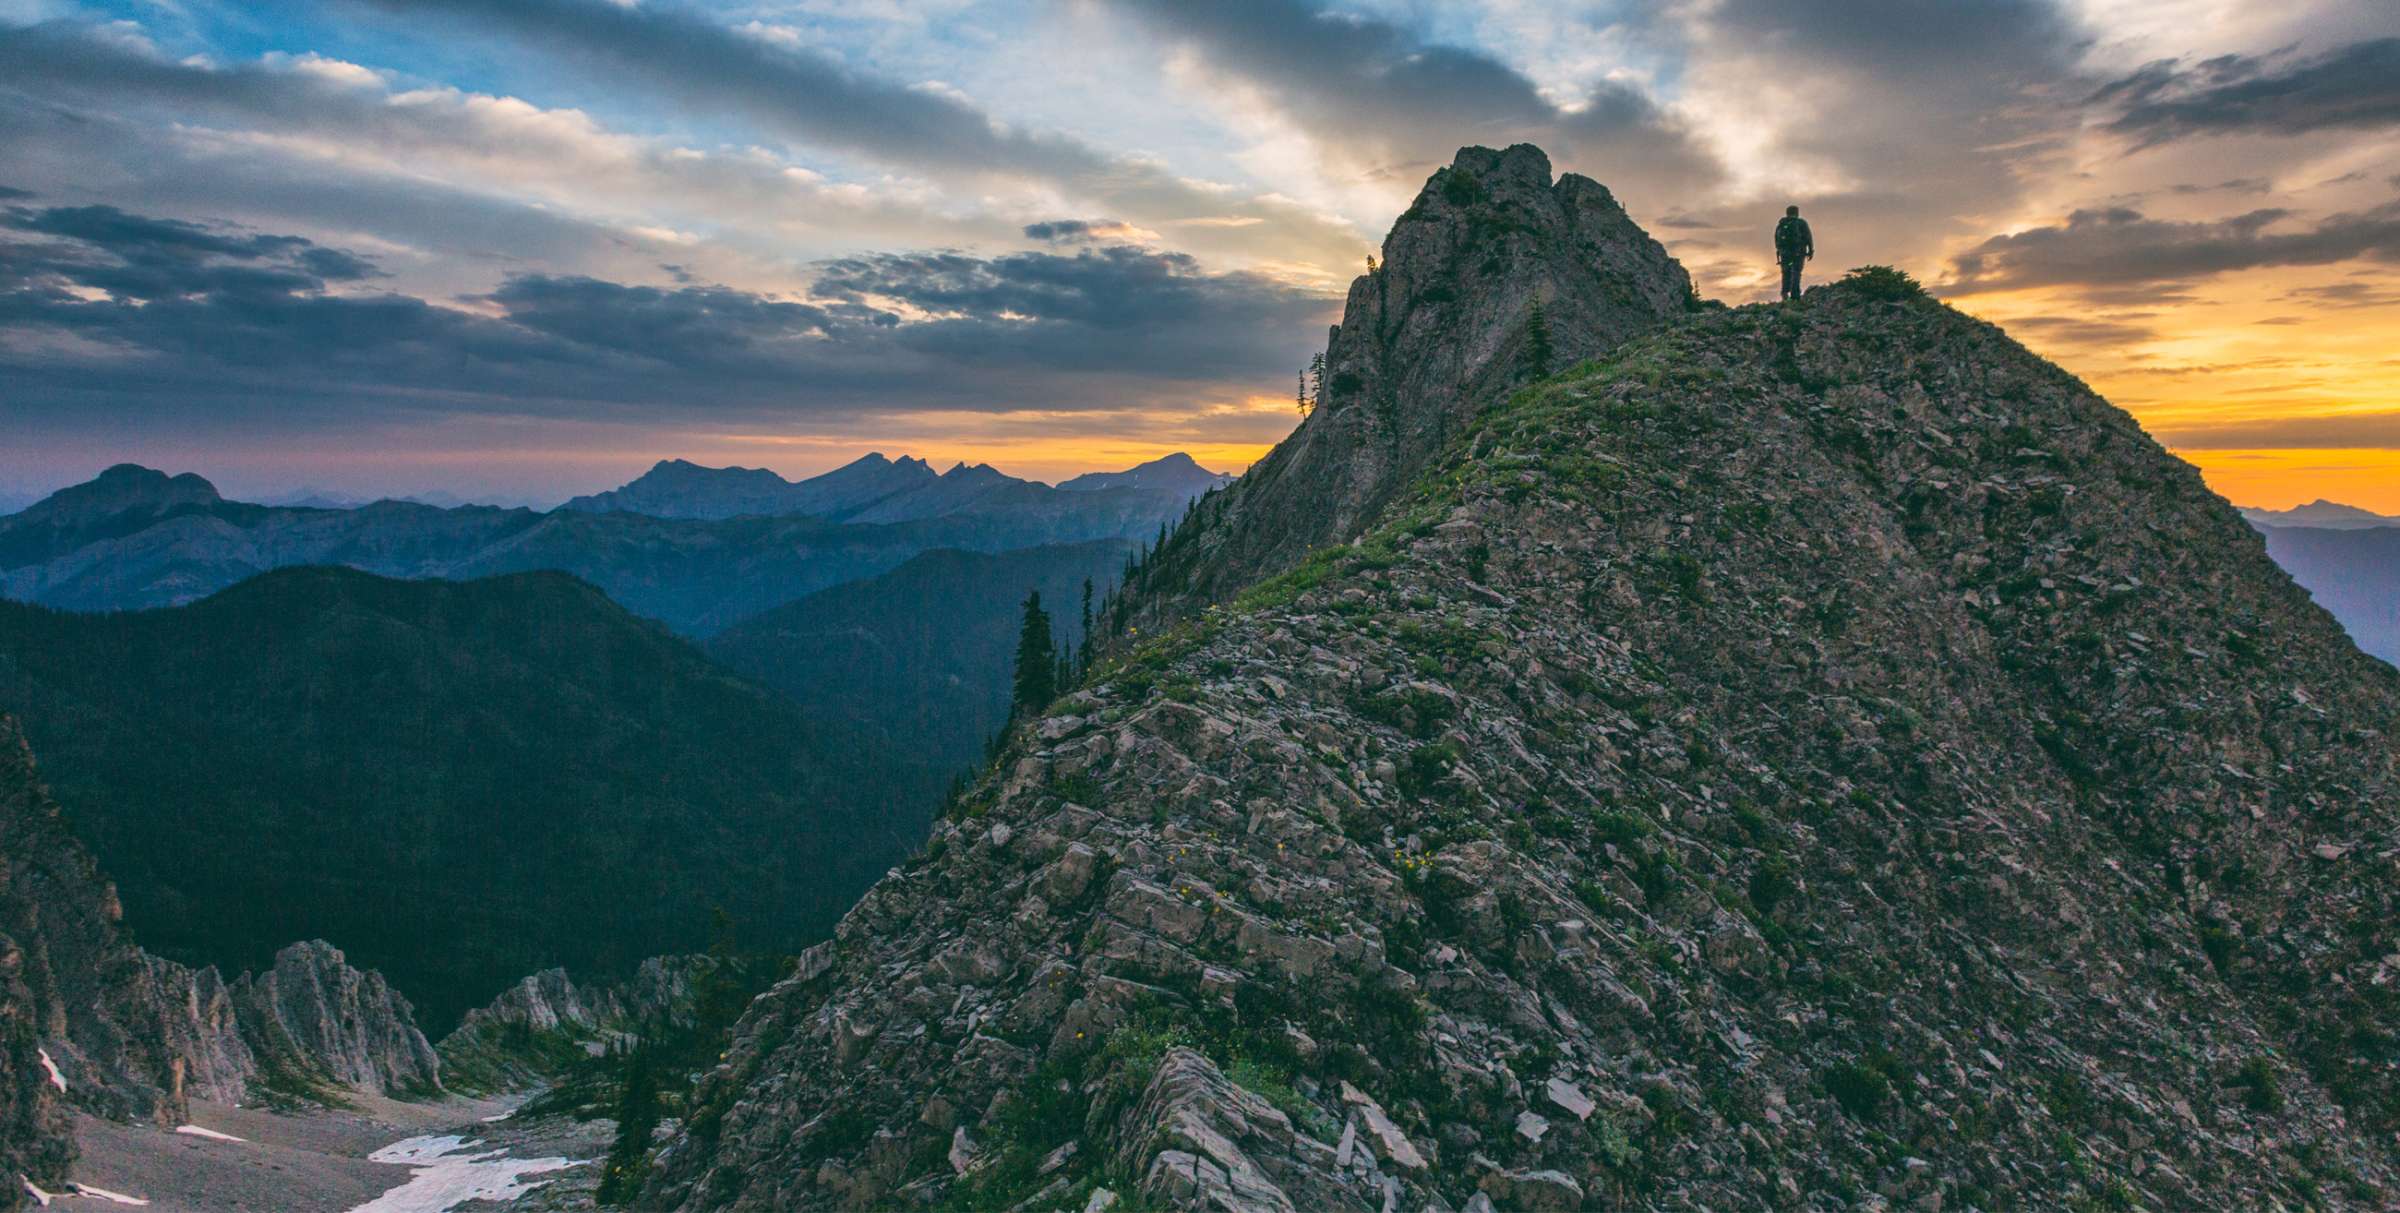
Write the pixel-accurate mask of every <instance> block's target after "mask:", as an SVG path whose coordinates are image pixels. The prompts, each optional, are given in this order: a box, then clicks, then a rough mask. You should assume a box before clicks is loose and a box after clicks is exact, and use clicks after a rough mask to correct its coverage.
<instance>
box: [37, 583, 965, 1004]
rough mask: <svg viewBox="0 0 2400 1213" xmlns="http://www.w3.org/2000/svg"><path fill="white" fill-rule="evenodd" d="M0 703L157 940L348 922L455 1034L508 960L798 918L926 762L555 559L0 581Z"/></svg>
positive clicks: (839, 905) (849, 884)
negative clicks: (629, 608)
mask: <svg viewBox="0 0 2400 1213" xmlns="http://www.w3.org/2000/svg"><path fill="white" fill-rule="evenodd" d="M0 705H5V710H7V711H11V712H14V713H17V714H18V715H20V716H21V718H22V720H23V721H24V727H25V730H26V732H27V733H28V735H29V736H30V737H31V738H32V740H33V743H34V744H35V746H36V747H37V749H38V750H39V751H40V752H41V753H42V754H43V756H44V759H45V763H46V770H47V774H48V777H49V779H50V781H51V783H52V785H53V786H54V787H55V789H56V793H57V796H58V799H59V800H60V801H61V802H63V803H65V804H66V805H67V806H68V808H69V810H70V811H71V812H72V813H73V814H74V817H75V819H76V821H77V822H78V823H79V825H80V828H81V831H82V833H83V835H84V840H85V841H86V842H87V843H88V844H89V845H90V846H91V848H92V850H93V851H94V852H95V853H96V854H97V855H98V857H99V862H100V864H101V865H102V867H103V868H104V870H106V871H107V872H108V873H109V874H110V875H111V876H112V877H113V878H114V879H115V880H116V881H117V882H118V887H119V888H120V889H121V890H122V894H123V901H124V905H125V909H126V913H127V917H128V920H129V921H130V922H131V923H132V925H133V926H134V928H135V929H136V930H138V931H139V932H140V937H141V939H142V940H143V941H144V943H145V945H146V946H148V947H149V948H150V949H151V950H152V951H153V952H155V953H157V954H159V955H161V956H164V957H167V958H169V959H172V960H176V961H180V962H185V963H189V964H192V965H195V966H199V965H208V964H215V965H220V966H223V967H224V968H225V969H226V970H227V971H229V972H230V971H233V970H235V969H239V968H245V967H259V966H263V965H265V964H266V963H267V961H268V959H269V958H270V956H271V955H272V954H273V953H274V952H275V951H276V950H277V949H278V948H280V947H281V946H283V945H284V944H286V943H287V942H289V941H291V940H293V939H305V938H312V937H313V938H325V939H331V940H336V941H339V943H340V944H341V946H342V947H343V948H344V949H345V950H346V951H347V952H348V954H349V955H350V956H351V957H352V958H353V959H354V960H355V961H356V962H357V963H359V964H360V965H361V966H363V967H367V968H373V969H376V970H380V971H381V972H382V973H384V974H385V975H386V976H388V977H389V978H390V979H391V980H392V981H393V982H394V983H395V984H396V985H397V986H398V987H399V988H400V989H402V990H404V991H406V992H407V994H408V995H409V997H410V998H411V999H413V1000H414V1001H415V1002H416V1004H417V1006H418V1007H419V1008H420V1014H421V1016H422V1019H423V1022H424V1024H425V1026H427V1027H428V1028H430V1029H433V1030H435V1031H436V1032H437V1033H438V1032H439V1031H441V1030H444V1029H446V1028H447V1027H448V1026H449V1025H450V1024H451V1023H452V1022H454V1021H455V1020H456V1018H457V1017H458V1015H459V1014H460V1013H461V1012H463V1011H464V1010H465V1009H466V1008H468V1007H469V1006H474V1005H478V1004H481V1003H483V1002H484V1001H486V1000H488V999H489V998H490V997H491V996H492V995H493V994H494V993H496V992H497V991H499V990H500V989H502V988H503V987H505V986H507V985H508V984H509V983H511V982H514V981H517V980H518V979H520V978H522V977H523V976H524V975H525V974H527V973H529V972H532V971H534V970H536V969H541V968H546V967H549V966H552V965H558V964H565V965H568V966H570V967H573V968H575V969H577V970H578V971H580V972H610V971H625V970H629V969H631V968H632V966H633V965H634V964H636V963H637V962H639V961H640V960H642V959H643V958H645V957H648V956H652V955H656V954H661V953H670V952H678V951H693V950H697V949H698V948H700V947H702V946H704V945H706V944H707V943H708V941H709V938H710V934H709V932H710V924H711V912H712V910H714V909H716V908H719V907H722V908H723V909H724V910H725V911H727V912H728V913H729V914H731V915H732V916H733V918H734V919H735V920H736V922H737V923H738V924H739V925H740V926H741V927H742V929H743V930H744V932H745V935H746V937H748V938H750V939H754V940H756V941H757V946H759V947H762V948H772V947H781V948H787V949H788V948H796V947H798V946H800V945H802V944H805V943H808V942H810V941H811V940H813V939H815V938H816V937H818V936H819V935H820V934H821V933H822V932H823V931H824V930H825V929H827V928H828V927H829V926H830V925H831V923H832V921H833V920H834V918H835V917H836V916H837V915H839V914H840V912H841V911H842V910H843V909H844V908H846V907H847V906H848V905H849V904H850V902H851V901H852V899H854V898H855V897H856V895H857V893H858V891H859V890H860V889H862V888H864V887H865V885H866V884H867V882H868V881H870V880H871V879H872V878H873V877H874V876H875V875H876V874H878V873H880V872H881V871H882V870H883V869H884V867H885V866H886V865H888V864H889V863H890V862H891V861H892V860H893V859H894V858H896V857H898V856H899V855H901V854H903V853H904V852H905V850H906V849H907V848H908V847H910V846H912V845H914V843H915V842H916V841H917V840H918V839H919V838H921V837H922V833H923V829H924V822H925V817H926V815H927V814H928V813H929V812H930V811H931V805H932V803H933V802H934V800H935V799H936V797H937V796H938V794H939V791H940V786H941V780H942V779H943V778H945V777H947V776H948V775H949V774H950V771H949V770H947V769H943V770H938V771H934V772H925V773H920V772H918V771H917V769H916V768H914V767H913V766H910V765H908V764H906V763H900V762H890V761H884V760H883V758H882V753H883V752H882V751H881V750H880V749H878V748H876V747H873V746H870V745H867V744H864V743H862V742H861V741H860V739H859V738H857V737H856V736H854V735H853V734H852V733H851V732H850V731H849V730H847V729H845V728H844V727H842V726H841V725H840V724H839V723H838V722H828V721H824V720H818V719H812V718H811V717H809V716H808V715H806V714H805V713H803V712H802V711H801V710H800V709H799V708H797V707H796V706H794V705H793V704H792V703H790V702H789V701H788V700H786V699H784V698H783V697H781V696H779V695H776V694H774V693H773V692H770V691H768V690H766V689H764V688H761V687H758V686H756V685H754V684H751V683H749V682H746V681H743V680H741V679H739V678H737V677H735V676H733V675H731V674H728V673H726V672H725V671H723V670H722V669H720V668H719V667H717V666H715V665H713V664H712V663H710V662H709V661H708V660H707V659H706V658H705V657H704V656H703V655H702V654H701V653H699V652H698V651H697V650H695V649H693V648H692V647H690V646H689V645H688V644H686V643H685V642H683V641H681V640H678V639H676V638H675V637H673V636H671V635H669V634H668V633H667V632H666V631H665V630H664V629H662V628H660V627H658V626H657V625H655V624H652V623H648V622H646V621H643V620H640V619H637V618H635V617H633V616H632V615H630V614H628V613H627V612H626V611H625V610H624V609H622V608H620V607H618V606H617V605H616V604H614V603H612V602H611V601H609V599H608V598H607V597H606V596H604V595H602V594H601V593H600V592H599V591H598V590H596V589H595V588H593V587H591V586H589V585H587V584H584V583H582V582H579V581H576V580H574V579H572V578H569V577H566V576H564V575H560V574H554V573H539V574H518V575H512V576H505V577H496V578H491V579H485V580H477V581H468V582H456V583H453V582H443V581H413V582H401V581H391V580H386V579H383V578H380V577H375V576H371V575H368V574H364V573H359V572H355V571H352V570H347V569H328V568H305V569H287V570H281V571H278V572H274V573H270V574H266V575H264V576H260V577H257V578H254V579H252V580H250V581H247V582H244V583H242V584H241V585H239V586H236V587H234V588H232V589H230V590H226V591H224V592H222V593H219V594H217V595H214V596H212V597H210V598H208V599H206V600H203V601H201V602H198V603H194V604H192V605H190V606H185V607H179V608H171V609H160V610H152V611H140V612H131V613H123V614H112V615H81V614H72V613H67V612H61V611H55V610H50V609H47V608H42V607H33V606H25V605H22V604H15V603H6V604H0Z"/></svg>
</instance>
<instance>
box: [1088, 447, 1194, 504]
mask: <svg viewBox="0 0 2400 1213" xmlns="http://www.w3.org/2000/svg"><path fill="white" fill-rule="evenodd" d="M1231 483H1233V477H1232V476H1230V475H1228V474H1226V473H1223V472H1212V471H1209V470H1208V469H1207V468H1204V467H1202V466H1200V461H1199V460H1197V459H1194V458H1192V457H1191V455H1190V454H1189V453H1188V452H1185V451H1175V452H1173V453H1171V454H1166V455H1161V456H1159V457H1158V458H1156V459H1153V460H1150V461H1149V462H1147V463H1137V464H1135V465H1133V466H1132V467H1129V468H1126V469H1125V470H1123V471H1121V472H1085V473H1084V474H1082V475H1080V476H1071V477H1068V478H1067V479H1065V480H1061V481H1059V482H1058V487H1059V488H1061V489H1064V490H1066V491H1067V492H1070V493H1084V492H1094V491H1097V490H1100V489H1112V488H1140V489H1150V490H1163V491H1172V490H1176V489H1183V490H1187V491H1189V492H1190V493H1192V494H1193V495H1194V496H1198V495H1199V494H1201V493H1205V492H1207V491H1209V490H1210V489H1215V488H1222V487H1223V486H1225V485H1228V484H1231Z"/></svg>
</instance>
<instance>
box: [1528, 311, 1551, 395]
mask: <svg viewBox="0 0 2400 1213" xmlns="http://www.w3.org/2000/svg"><path fill="white" fill-rule="evenodd" d="M1551 355H1552V350H1551V348H1550V317H1549V316H1548V314H1546V313H1544V312H1543V311H1542V301H1541V298H1540V296H1535V297H1534V300H1533V302H1532V303H1530V304H1528V305H1527V306H1526V308H1525V371H1526V373H1527V374H1529V375H1531V376H1533V377H1534V378H1536V379H1540V378H1543V377H1545V376H1547V375H1549V374H1550V358H1551Z"/></svg>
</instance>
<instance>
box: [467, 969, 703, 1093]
mask: <svg viewBox="0 0 2400 1213" xmlns="http://www.w3.org/2000/svg"><path fill="white" fill-rule="evenodd" d="M713 963H715V962H714V961H713V960H711V959H710V958H709V957H707V956H701V955H692V956H653V957H651V958H649V959H648V960H645V961H643V962H642V963H641V967H640V968H638V969H636V970H635V971H634V974H633V976H632V977H631V978H630V979H627V980H624V981H600V982H589V981H587V982H582V983H578V982H577V981H576V980H575V979H574V978H572V977H570V976H568V974H567V971H566V970H565V969H545V970H543V971H542V972H539V973H535V974H533V975H531V976H529V977H527V978H525V979H524V980H523V981H520V982H518V983H517V984H515V985H513V986H510V987H509V988H508V989H506V990H504V991H502V992H501V994H500V997H498V998H495V999H493V1000H492V1002H491V1004H490V1005H488V1006H483V1007H478V1008H476V1009H475V1010H472V1011H469V1012H467V1014H466V1017H465V1018H464V1019H461V1020H460V1021H459V1025H458V1027H457V1029H456V1030H454V1031H452V1032H451V1033H450V1034H449V1035H447V1036H444V1037H443V1038H442V1043H441V1045H440V1046H439V1050H438V1051H439V1053H440V1055H441V1060H442V1078H443V1083H444V1085H446V1086H448V1087H450V1088H451V1089H453V1090H460V1091H471V1092H472V1091H502V1090H513V1089H517V1088H521V1087H524V1086H526V1085H529V1084H531V1083H535V1082H540V1081H542V1080H545V1079H548V1078H553V1077H556V1076H557V1075H558V1074H559V1073H560V1072H561V1071H562V1070H563V1069H564V1068H565V1067H566V1066H567V1065H569V1064H571V1063H572V1062H574V1061H576V1060H578V1059H580V1058H582V1057H584V1056H586V1055H589V1054H591V1053H594V1052H597V1051H600V1050H605V1049H606V1048H608V1047H609V1046H610V1045H613V1044H616V1043H619V1042H622V1041H626V1040H629V1039H632V1038H634V1037H637V1036H640V1035H643V1034H644V1033H645V1032H647V1031H649V1030H650V1029H651V1028H652V1027H654V1026H656V1025H659V1024H662V1023H672V1024H681V1023H688V1022H689V1020H690V1017H691V1012H692V1004H693V997H694V993H693V991H694V983H695V981H697V980H698V979H699V978H700V977H702V976H704V975H705V974H706V973H708V972H709V971H710V968H709V966H710V965H712V964H713Z"/></svg>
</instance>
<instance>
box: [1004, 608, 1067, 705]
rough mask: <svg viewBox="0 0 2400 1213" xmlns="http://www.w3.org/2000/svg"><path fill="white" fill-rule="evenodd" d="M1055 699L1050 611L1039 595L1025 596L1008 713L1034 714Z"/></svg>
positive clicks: (1055, 661) (1055, 668)
mask: <svg viewBox="0 0 2400 1213" xmlns="http://www.w3.org/2000/svg"><path fill="white" fill-rule="evenodd" d="M1056 698H1058V647H1057V645H1056V643H1055V642H1053V641H1052V640H1051V638H1050V612H1048V611H1045V610H1043V609H1042V592H1041V591H1040V590H1035V591H1033V592H1032V593H1029V594H1027V595H1025V620H1024V622H1023V623H1022V624H1020V625H1019V626H1018V629H1017V681H1016V690H1015V693H1014V694H1013V695H1012V696H1011V697H1010V700H1009V703H1010V709H1011V711H1012V713H1016V714H1022V713H1026V712H1038V711H1041V710H1042V709H1043V708H1045V707H1048V706H1050V701H1051V700H1053V699H1056Z"/></svg>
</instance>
